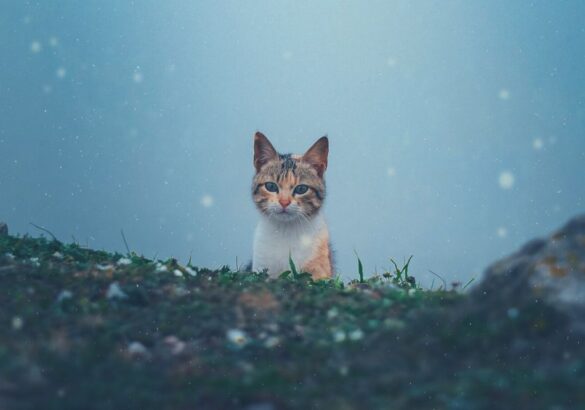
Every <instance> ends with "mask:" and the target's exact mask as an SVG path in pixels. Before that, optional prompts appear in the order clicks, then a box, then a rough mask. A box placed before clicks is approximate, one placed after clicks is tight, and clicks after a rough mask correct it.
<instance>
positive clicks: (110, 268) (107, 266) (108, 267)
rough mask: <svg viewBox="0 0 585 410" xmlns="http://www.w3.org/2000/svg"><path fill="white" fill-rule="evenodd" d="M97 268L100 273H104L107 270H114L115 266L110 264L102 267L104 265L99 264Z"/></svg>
mask: <svg viewBox="0 0 585 410" xmlns="http://www.w3.org/2000/svg"><path fill="white" fill-rule="evenodd" d="M95 268H96V269H97V270H99V271H102V272H104V271H107V270H112V269H114V266H113V265H110V264H108V265H102V264H100V263H98V264H97V265H95Z"/></svg>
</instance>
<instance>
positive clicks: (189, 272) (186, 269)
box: [183, 266, 197, 276]
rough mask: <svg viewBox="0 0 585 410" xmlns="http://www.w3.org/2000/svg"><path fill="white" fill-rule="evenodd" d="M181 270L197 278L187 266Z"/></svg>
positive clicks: (195, 273)
mask: <svg viewBox="0 0 585 410" xmlns="http://www.w3.org/2000/svg"><path fill="white" fill-rule="evenodd" d="M183 269H185V272H187V273H188V274H189V275H190V276H197V272H195V271H194V270H193V269H191V268H190V267H189V266H185V267H184V268H183Z"/></svg>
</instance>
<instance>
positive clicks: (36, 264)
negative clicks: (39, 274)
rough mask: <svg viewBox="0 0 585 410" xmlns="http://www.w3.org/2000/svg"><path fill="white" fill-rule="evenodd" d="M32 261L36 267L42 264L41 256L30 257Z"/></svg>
mask: <svg viewBox="0 0 585 410" xmlns="http://www.w3.org/2000/svg"><path fill="white" fill-rule="evenodd" d="M30 263H31V264H32V265H33V266H34V267H36V268H38V267H39V266H41V263H40V262H39V258H36V257H35V258H30Z"/></svg>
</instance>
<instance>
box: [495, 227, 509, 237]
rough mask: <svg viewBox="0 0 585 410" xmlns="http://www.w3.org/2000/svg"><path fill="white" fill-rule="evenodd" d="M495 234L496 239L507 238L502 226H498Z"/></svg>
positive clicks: (506, 232) (505, 230) (506, 231)
mask: <svg viewBox="0 0 585 410" xmlns="http://www.w3.org/2000/svg"><path fill="white" fill-rule="evenodd" d="M496 234H497V235H498V237H500V238H505V237H507V236H508V230H507V229H506V228H504V227H503V226H500V227H499V228H498V229H497V230H496Z"/></svg>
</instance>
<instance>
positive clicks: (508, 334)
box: [0, 236, 585, 409]
mask: <svg viewBox="0 0 585 410" xmlns="http://www.w3.org/2000/svg"><path fill="white" fill-rule="evenodd" d="M356 256H357V255H356ZM410 261H411V259H408V260H407V261H406V262H405V263H404V264H403V265H402V266H399V265H398V264H397V263H394V261H393V266H394V269H393V270H391V271H388V272H384V273H382V274H381V275H374V276H371V277H369V278H366V277H365V275H364V272H363V265H362V263H361V260H360V259H359V257H358V276H359V277H358V279H356V280H354V281H351V282H349V283H344V282H343V281H341V280H340V279H339V278H334V279H331V280H326V281H317V282H315V281H312V280H311V279H310V276H309V275H307V274H306V273H303V272H299V271H298V269H297V267H296V265H295V264H294V261H293V260H292V258H290V259H289V266H290V271H288V274H283V275H282V276H281V278H279V279H276V280H268V277H267V275H266V274H264V273H249V272H248V273H247V272H237V269H236V271H233V270H231V269H230V268H229V267H223V268H222V269H219V270H209V269H206V268H200V267H194V266H192V265H191V264H190V263H189V264H188V265H187V266H182V265H181V264H179V263H178V262H177V261H176V260H174V259H168V260H150V259H148V258H144V257H142V256H141V255H137V254H135V253H132V252H128V254H127V255H122V254H115V253H114V254H112V253H107V252H103V251H94V250H91V249H85V248H83V247H80V246H79V245H75V244H63V243H61V242H58V241H56V240H49V239H45V238H30V237H12V236H0V289H1V290H0V306H1V308H0V408H2V409H12V408H14V409H35V408H43V409H79V408H84V409H118V408H124V409H135V408H136V409H138V408H140V409H149V408H153V409H154V408H156V409H193V408H197V409H198V408H213V409H224V408H225V409H228V408H249V409H250V408H256V409H259V408H263V409H270V408H273V409H280V408H307V407H311V408H325V409H329V408H331V409H340V408H341V409H361V408H374V409H376V408H381V409H385V408H393V409H413V408H416V409H427V408H428V409H431V408H446V409H451V408H452V409H459V408H461V409H484V408H485V409H489V408H493V403H494V400H497V403H498V407H499V408H512V407H517V408H530V409H540V408H557V409H572V408H578V407H579V405H580V404H582V403H583V402H585V361H584V360H583V357H585V351H584V350H585V349H584V348H583V346H584V344H583V343H582V341H581V340H580V339H579V337H578V336H577V335H575V334H573V333H572V332H571V331H570V329H568V328H567V321H566V320H565V319H564V318H563V316H562V315H560V314H559V313H558V312H556V311H555V310H554V309H552V308H550V307H547V306H546V305H544V304H542V303H537V302H535V301H534V300H532V299H529V298H524V299H523V298H517V299H516V300H514V301H513V302H510V301H506V300H502V299H498V296H497V295H496V296H495V299H492V297H491V296H490V297H487V296H482V295H481V294H475V293H473V292H472V293H471V294H464V293H461V292H457V291H454V290H446V289H444V288H443V289H441V290H437V291H427V290H424V289H421V287H420V286H419V285H418V284H417V283H416V280H415V278H414V275H413V274H412V272H410V271H409V264H410ZM512 303H513V304H512Z"/></svg>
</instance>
